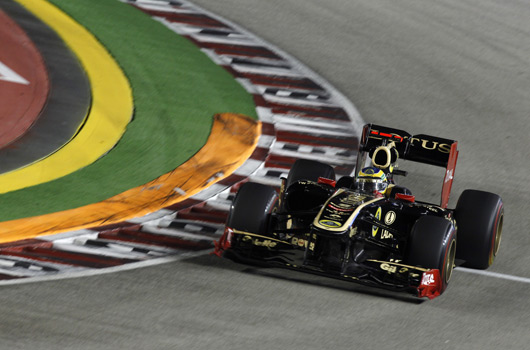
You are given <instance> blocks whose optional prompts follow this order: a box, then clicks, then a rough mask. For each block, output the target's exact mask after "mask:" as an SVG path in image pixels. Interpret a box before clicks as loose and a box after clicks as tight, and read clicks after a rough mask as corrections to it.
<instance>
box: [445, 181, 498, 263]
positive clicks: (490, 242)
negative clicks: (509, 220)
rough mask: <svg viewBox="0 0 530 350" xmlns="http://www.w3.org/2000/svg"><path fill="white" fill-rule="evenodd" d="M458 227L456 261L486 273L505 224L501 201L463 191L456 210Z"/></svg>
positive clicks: (493, 257) (481, 193) (495, 252)
mask: <svg viewBox="0 0 530 350" xmlns="http://www.w3.org/2000/svg"><path fill="white" fill-rule="evenodd" d="M455 219H456V224H457V227H458V250H457V252H456V256H457V258H458V259H462V260H465V261H466V262H465V263H464V264H463V266H465V267H469V268H474V269H487V268H488V267H490V265H491V264H492V263H493V260H495V257H496V256H497V253H498V251H499V246H500V243H501V237H502V224H503V220H504V207H503V203H502V199H501V197H499V196H498V195H496V194H493V193H490V192H484V191H477V190H465V191H464V192H462V195H461V196H460V198H459V199H458V203H457V205H456V209H455Z"/></svg>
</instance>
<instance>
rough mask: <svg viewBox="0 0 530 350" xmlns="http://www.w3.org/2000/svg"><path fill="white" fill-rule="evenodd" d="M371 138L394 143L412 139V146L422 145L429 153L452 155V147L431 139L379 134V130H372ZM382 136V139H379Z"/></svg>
mask: <svg viewBox="0 0 530 350" xmlns="http://www.w3.org/2000/svg"><path fill="white" fill-rule="evenodd" d="M370 133H371V135H370V136H369V137H370V138H374V139H378V140H380V139H381V137H384V138H389V139H392V140H393V141H397V142H403V141H404V140H409V139H410V144H411V145H418V144H419V145H421V148H423V149H426V150H428V151H434V150H436V151H438V152H440V153H450V152H451V145H449V144H447V143H440V142H438V141H434V140H429V139H420V138H418V137H409V136H404V137H402V136H399V135H398V134H394V133H392V134H388V133H383V132H379V131H378V130H372V131H371V132H370ZM377 136H380V137H377Z"/></svg>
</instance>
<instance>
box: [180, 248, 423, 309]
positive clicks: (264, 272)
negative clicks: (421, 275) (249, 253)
mask: <svg viewBox="0 0 530 350" xmlns="http://www.w3.org/2000/svg"><path fill="white" fill-rule="evenodd" d="M184 261H185V262H187V263H192V264H195V265H201V266H205V267H208V268H219V269H223V270H231V271H234V272H239V273H244V274H251V275H255V276H261V277H266V278H271V279H281V280H284V281H290V282H294V283H300V284H306V285H312V286H319V287H323V288H332V289H336V290H342V291H346V292H351V293H359V294H363V295H369V296H373V297H378V298H385V299H394V300H396V301H400V302H405V303H410V304H416V305H421V304H423V303H424V302H425V301H427V300H426V299H419V298H417V297H414V296H412V295H409V294H406V293H399V292H394V291H389V290H385V289H379V288H375V287H370V286H365V285H361V284H358V283H355V282H349V281H345V280H341V279H336V278H330V277H325V276H320V275H314V274H310V273H304V272H301V271H296V270H291V269H285V268H274V267H270V268H268V267H256V266H249V265H244V264H239V263H236V262H233V261H231V260H228V259H221V258H218V257H217V256H213V255H204V256H200V257H195V258H189V259H185V260H184Z"/></svg>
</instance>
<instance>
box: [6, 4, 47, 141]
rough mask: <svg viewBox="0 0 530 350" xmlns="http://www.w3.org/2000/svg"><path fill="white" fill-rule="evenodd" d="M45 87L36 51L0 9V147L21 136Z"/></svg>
mask: <svg viewBox="0 0 530 350" xmlns="http://www.w3.org/2000/svg"><path fill="white" fill-rule="evenodd" d="M49 88H50V86H49V80H48V74H47V72H46V68H45V65H44V61H43V58H42V57H41V55H40V53H39V51H38V50H37V48H36V47H35V45H34V44H33V42H32V41H31V40H30V38H29V37H28V36H27V35H26V33H25V32H24V31H23V30H22V28H20V27H19V26H18V25H17V24H16V23H15V22H14V21H13V20H11V19H10V18H9V17H8V16H7V15H6V14H5V12H3V11H1V10H0V125H1V126H2V127H1V128H0V148H3V147H6V146H7V145H9V144H10V143H11V142H13V141H15V140H16V139H18V138H19V137H20V136H22V135H23V134H24V133H25V132H26V131H27V130H28V129H29V128H30V127H31V125H32V124H33V123H34V122H35V120H37V118H38V117H39V113H40V111H41V110H42V107H43V106H44V104H45V103H46V99H47V96H48V92H49Z"/></svg>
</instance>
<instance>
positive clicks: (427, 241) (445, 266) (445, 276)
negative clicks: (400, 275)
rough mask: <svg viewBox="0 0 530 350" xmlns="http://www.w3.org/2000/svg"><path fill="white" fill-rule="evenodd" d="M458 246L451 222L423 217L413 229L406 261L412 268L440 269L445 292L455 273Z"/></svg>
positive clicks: (438, 218)
mask: <svg viewBox="0 0 530 350" xmlns="http://www.w3.org/2000/svg"><path fill="white" fill-rule="evenodd" d="M456 246H457V245H456V230H455V227H454V226H453V224H452V223H451V222H450V221H448V220H446V219H444V218H442V217H437V216H422V217H420V218H419V219H418V220H417V221H416V223H415V224H414V226H413V227H412V232H411V236H410V241H409V244H408V249H407V254H406V256H407V259H406V261H407V263H408V264H410V265H412V266H421V267H424V268H428V269H438V270H439V271H440V277H441V279H442V292H443V291H444V290H445V288H447V285H448V284H449V280H450V279H451V275H452V273H453V268H454V262H455V256H456Z"/></svg>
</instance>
